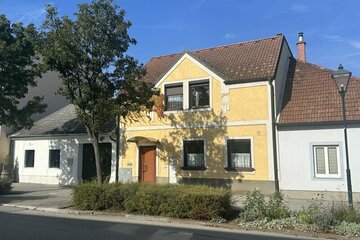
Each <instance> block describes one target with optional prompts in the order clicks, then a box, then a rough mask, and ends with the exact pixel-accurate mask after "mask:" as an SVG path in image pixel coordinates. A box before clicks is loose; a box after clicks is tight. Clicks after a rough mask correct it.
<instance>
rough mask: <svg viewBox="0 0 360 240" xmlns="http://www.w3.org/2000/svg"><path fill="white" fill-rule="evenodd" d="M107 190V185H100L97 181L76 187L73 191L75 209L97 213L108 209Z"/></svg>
mask: <svg viewBox="0 0 360 240" xmlns="http://www.w3.org/2000/svg"><path fill="white" fill-rule="evenodd" d="M105 189H106V186H105V185H99V184H98V183H96V182H95V181H92V182H88V183H84V184H81V185H79V186H76V187H75V188H74V190H73V202H74V206H75V208H77V209H80V210H95V211H96V210H104V209H106V205H107V204H106V203H107V202H106V199H105Z"/></svg>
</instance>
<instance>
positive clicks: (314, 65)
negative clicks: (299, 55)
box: [295, 59, 360, 80]
mask: <svg viewBox="0 0 360 240" xmlns="http://www.w3.org/2000/svg"><path fill="white" fill-rule="evenodd" d="M295 61H296V62H299V63H302V64H307V65H311V66H312V67H315V68H318V69H321V70H327V71H334V70H332V69H330V68H327V67H324V66H321V65H317V64H314V63H310V62H301V61H298V60H297V59H295ZM351 78H356V79H358V80H360V77H357V76H351Z"/></svg>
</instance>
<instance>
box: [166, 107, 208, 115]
mask: <svg viewBox="0 0 360 240" xmlns="http://www.w3.org/2000/svg"><path fill="white" fill-rule="evenodd" d="M211 110H212V108H210V107H206V108H190V109H184V110H165V111H164V114H174V113H191V112H209V111H211Z"/></svg>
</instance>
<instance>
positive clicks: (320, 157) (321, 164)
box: [315, 148, 326, 174]
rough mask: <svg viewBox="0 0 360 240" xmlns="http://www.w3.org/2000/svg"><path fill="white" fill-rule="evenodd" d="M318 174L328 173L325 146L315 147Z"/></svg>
mask: <svg viewBox="0 0 360 240" xmlns="http://www.w3.org/2000/svg"><path fill="white" fill-rule="evenodd" d="M315 154H316V170H317V174H326V168H325V151H324V148H315Z"/></svg>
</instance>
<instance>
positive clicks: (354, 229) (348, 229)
mask: <svg viewBox="0 0 360 240" xmlns="http://www.w3.org/2000/svg"><path fill="white" fill-rule="evenodd" d="M335 232H336V233H338V234H341V235H345V236H350V237H360V224H357V223H348V222H342V223H341V224H340V225H338V226H336V227H335Z"/></svg>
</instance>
